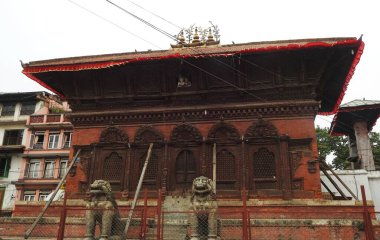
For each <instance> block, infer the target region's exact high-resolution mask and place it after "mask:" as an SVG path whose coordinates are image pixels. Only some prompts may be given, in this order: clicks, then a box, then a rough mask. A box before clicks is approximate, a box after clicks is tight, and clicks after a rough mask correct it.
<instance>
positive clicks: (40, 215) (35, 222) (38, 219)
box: [24, 149, 81, 239]
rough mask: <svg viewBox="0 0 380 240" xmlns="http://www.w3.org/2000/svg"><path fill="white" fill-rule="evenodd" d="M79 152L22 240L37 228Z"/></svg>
mask: <svg viewBox="0 0 380 240" xmlns="http://www.w3.org/2000/svg"><path fill="white" fill-rule="evenodd" d="M80 151H81V149H79V150H78V152H77V154H75V156H74V159H73V161H71V164H70V166H69V168H68V169H67V171H66V173H65V175H64V176H63V178H62V179H61V181H60V182H59V183H58V185H57V187H56V188H55V190H54V193H53V195H52V196H51V197H50V199H49V201H48V202H47V203H46V204H45V207H44V208H43V209H42V212H41V213H40V214H39V215H38V217H37V218H36V220H34V222H33V224H32V226H30V228H29V229H28V230H27V231H26V232H25V235H24V239H28V238H29V236H30V234H32V231H33V230H34V228H35V227H36V226H37V223H38V222H39V221H40V220H41V218H42V217H43V216H44V214H45V212H46V210H47V209H48V207H49V206H50V204H51V203H52V202H53V199H54V198H55V195H57V192H58V190H59V189H60V188H61V186H62V184H63V182H64V181H65V180H66V178H67V176H68V175H69V172H70V170H71V168H72V167H73V166H74V164H75V162H76V160H77V158H78V156H79V153H80ZM66 194H67V193H66V192H65V195H66Z"/></svg>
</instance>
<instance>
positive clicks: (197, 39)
mask: <svg viewBox="0 0 380 240" xmlns="http://www.w3.org/2000/svg"><path fill="white" fill-rule="evenodd" d="M199 42H200V40H199V35H198V27H195V30H194V36H193V41H192V42H191V43H199Z"/></svg>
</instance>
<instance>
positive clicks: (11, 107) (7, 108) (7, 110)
mask: <svg viewBox="0 0 380 240" xmlns="http://www.w3.org/2000/svg"><path fill="white" fill-rule="evenodd" d="M15 109H16V105H15V104H5V105H3V109H2V110H1V116H14V115H15Z"/></svg>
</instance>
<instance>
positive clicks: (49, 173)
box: [44, 160, 55, 178]
mask: <svg viewBox="0 0 380 240" xmlns="http://www.w3.org/2000/svg"><path fill="white" fill-rule="evenodd" d="M54 166H55V161H54V160H47V161H45V169H44V178H53V177H54Z"/></svg>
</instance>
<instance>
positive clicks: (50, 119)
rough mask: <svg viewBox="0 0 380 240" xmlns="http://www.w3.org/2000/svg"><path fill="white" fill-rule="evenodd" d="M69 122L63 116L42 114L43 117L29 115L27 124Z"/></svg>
mask: <svg viewBox="0 0 380 240" xmlns="http://www.w3.org/2000/svg"><path fill="white" fill-rule="evenodd" d="M64 122H69V121H68V120H67V119H66V118H65V116H64V114H44V115H31V116H30V118H29V120H28V122H27V124H28V125H33V124H46V123H64Z"/></svg>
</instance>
